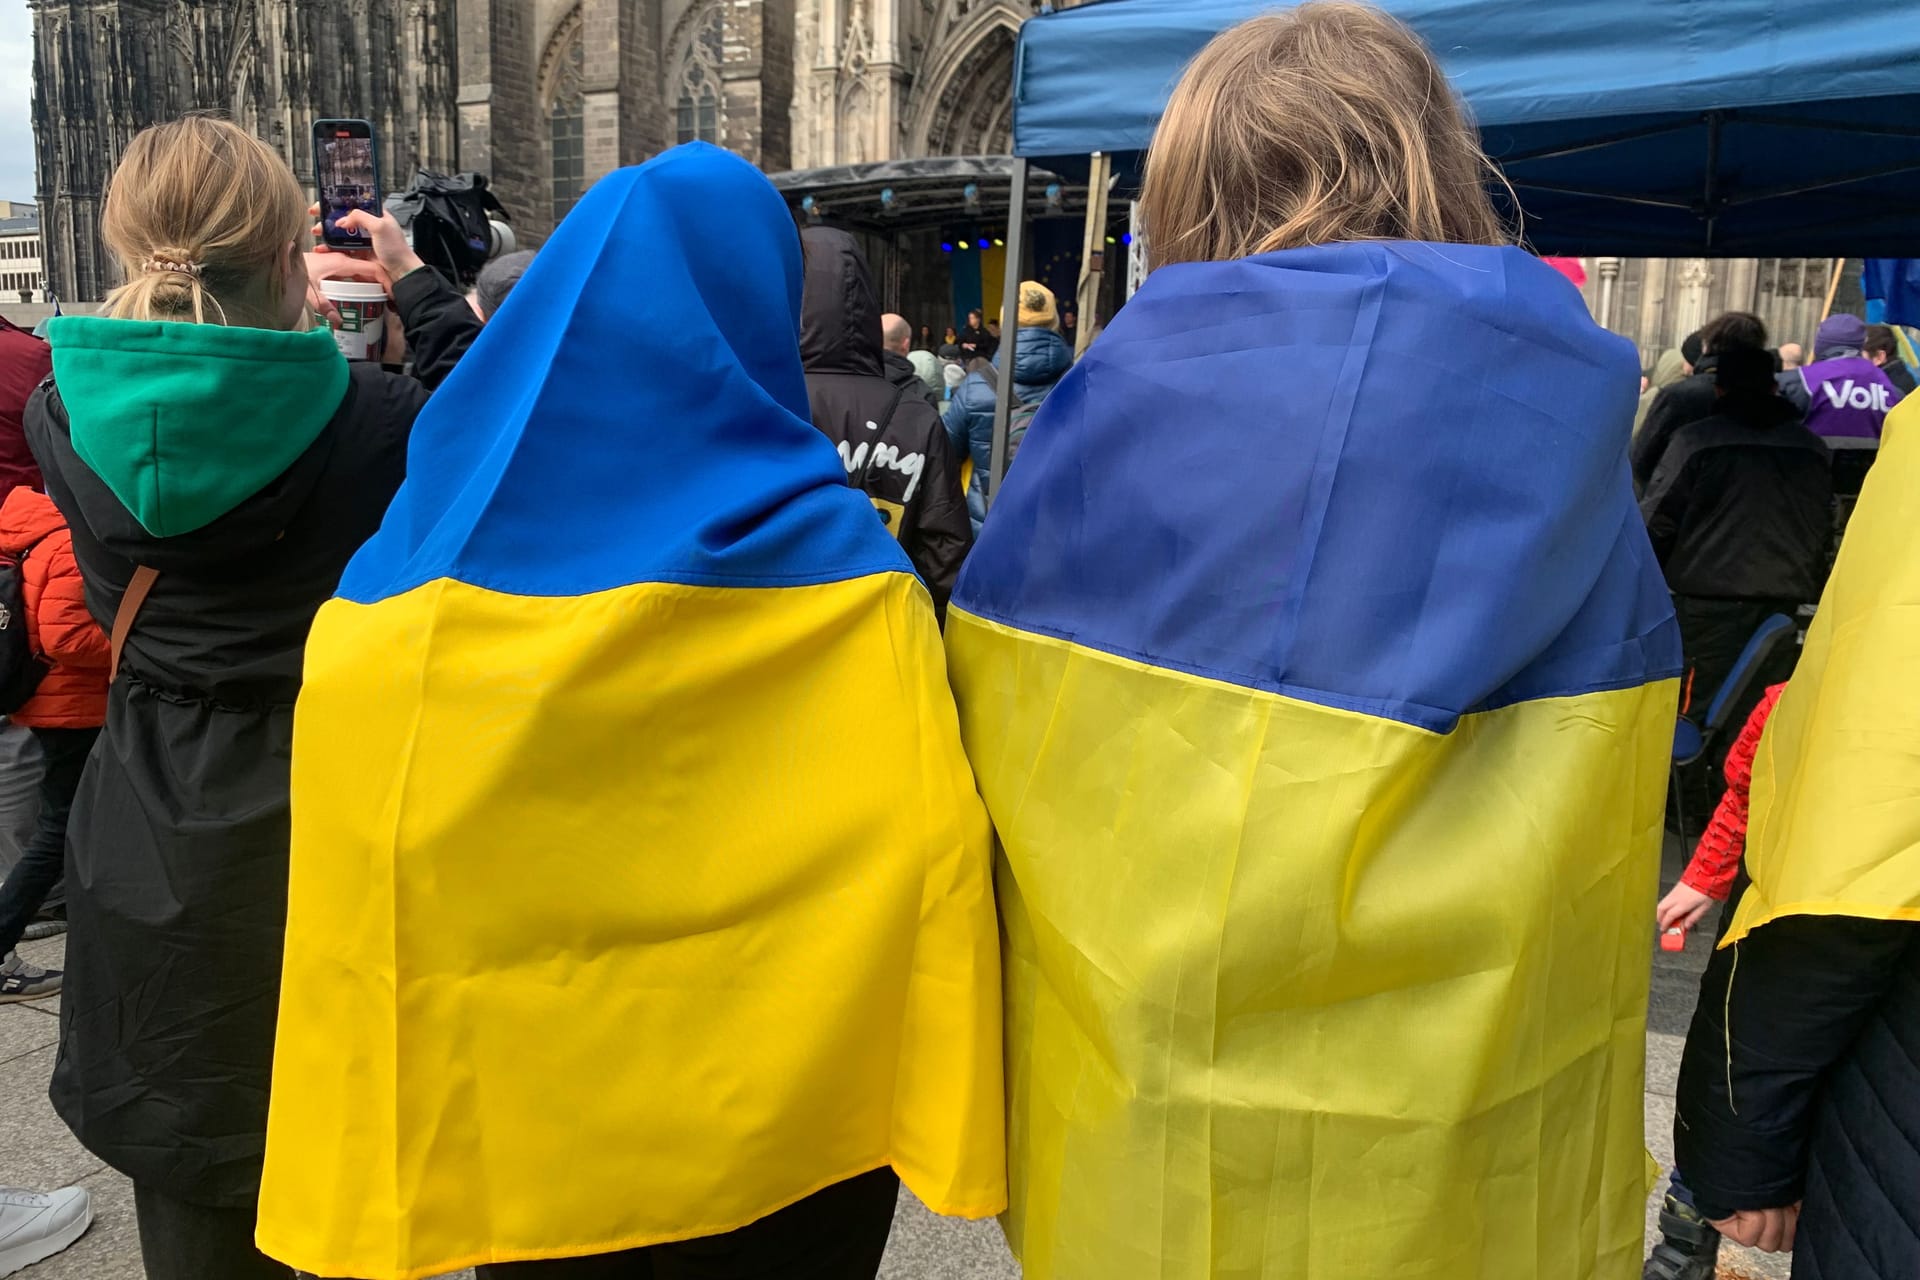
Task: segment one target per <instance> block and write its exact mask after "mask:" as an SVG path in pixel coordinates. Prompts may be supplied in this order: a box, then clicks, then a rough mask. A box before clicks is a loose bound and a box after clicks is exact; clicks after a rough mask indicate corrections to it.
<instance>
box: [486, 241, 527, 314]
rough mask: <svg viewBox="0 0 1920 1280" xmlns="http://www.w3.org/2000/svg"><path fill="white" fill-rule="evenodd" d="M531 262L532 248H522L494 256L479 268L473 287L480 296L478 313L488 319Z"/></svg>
mask: <svg viewBox="0 0 1920 1280" xmlns="http://www.w3.org/2000/svg"><path fill="white" fill-rule="evenodd" d="M532 264H533V250H531V249H522V250H520V252H518V253H510V254H508V255H507V256H506V257H504V258H495V259H494V260H493V261H492V262H489V263H488V264H487V265H486V266H484V267H482V268H480V278H479V279H477V280H475V281H474V285H473V289H474V292H475V293H476V294H478V295H479V297H480V314H481V315H482V316H483V317H485V318H486V319H488V320H491V319H493V313H494V312H496V311H498V310H499V309H500V304H501V303H503V302H505V301H506V300H507V295H508V294H509V293H512V292H513V286H515V285H517V284H519V283H520V277H521V276H523V275H525V274H526V272H527V268H528V267H529V266H531V265H532Z"/></svg>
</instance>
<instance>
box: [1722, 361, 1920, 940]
mask: <svg viewBox="0 0 1920 1280" xmlns="http://www.w3.org/2000/svg"><path fill="white" fill-rule="evenodd" d="M1917 432H1920V397H1910V398H1909V399H1907V400H1905V401H1902V402H1901V403H1900V405H1899V406H1898V407H1896V408H1895V409H1894V411H1893V413H1892V414H1891V415H1889V416H1888V418H1887V428H1886V433H1885V437H1884V440H1883V443H1882V444H1881V447H1880V456H1879V458H1878V459H1877V460H1876V461H1875V462H1874V465H1873V470H1872V471H1871V472H1869V473H1868V475H1867V483H1866V486H1865V489H1864V491H1863V492H1862V493H1861V496H1860V505H1859V506H1858V507H1856V508H1855V509H1854V513H1853V519H1852V521H1851V522H1850V523H1849V524H1848V525H1847V536H1846V539H1845V540H1844V541H1843V542H1842V543H1841V546H1840V559H1839V561H1838V563H1836V564H1835V565H1834V570H1833V576H1832V578H1831V579H1829V580H1828V582H1827V590H1826V594H1825V595H1824V596H1823V597H1822V598H1821V601H1820V610H1819V613H1818V614H1817V615H1816V616H1815V617H1814V620H1813V625H1812V626H1811V627H1809V628H1808V629H1807V642H1806V647H1805V649H1804V650H1803V651H1802V652H1801V655H1800V664H1799V666H1798V667H1797V668H1795V670H1794V675H1793V679H1792V681H1791V682H1790V683H1789V684H1788V685H1787V689H1786V692H1785V693H1783V694H1781V695H1780V702H1779V705H1778V706H1777V707H1775V708H1774V712H1773V717H1772V719H1770V720H1769V721H1768V722H1767V731H1766V734H1765V736H1763V737H1762V738H1761V740H1760V750H1759V753H1758V755H1757V756H1756V757H1755V760H1754V769H1753V797H1752V805H1753V807H1752V816H1751V819H1750V822H1749V825H1748V829H1747V870H1748V873H1749V874H1750V875H1752V877H1753V887H1752V888H1750V889H1748V890H1747V892H1746V893H1745V894H1743V895H1742V896H1741V898H1740V906H1739V909H1738V911H1737V912H1736V913H1735V915H1734V918H1733V925H1732V927H1731V928H1729V929H1728V930H1727V936H1726V938H1725V939H1724V940H1723V941H1722V943H1721V945H1722V946H1731V945H1732V944H1733V943H1735V942H1738V941H1739V940H1740V939H1742V938H1744V937H1746V936H1747V934H1749V933H1751V932H1752V931H1753V930H1755V929H1758V928H1759V927H1761V926H1762V925H1764V924H1766V923H1768V922H1769V921H1772V920H1777V919H1779V918H1780V917H1782V916H1791V915H1847V916H1860V917H1863V918H1866V919H1873V920H1920V701H1916V700H1915V697H1914V693H1913V686H1914V681H1915V679H1916V678H1917V677H1920V554H1917V553H1916V547H1917V546H1920V541H1917V540H1920V439H1916V433H1917Z"/></svg>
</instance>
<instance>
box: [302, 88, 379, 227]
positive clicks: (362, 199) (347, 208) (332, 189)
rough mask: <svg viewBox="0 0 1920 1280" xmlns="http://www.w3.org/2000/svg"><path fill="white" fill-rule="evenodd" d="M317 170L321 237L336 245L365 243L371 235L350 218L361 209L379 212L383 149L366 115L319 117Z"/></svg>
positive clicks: (315, 132) (315, 136) (315, 133)
mask: <svg viewBox="0 0 1920 1280" xmlns="http://www.w3.org/2000/svg"><path fill="white" fill-rule="evenodd" d="M313 173H314V179H315V185H316V186H317V187H318V188H319V196H320V201H319V203H320V239H321V242H322V243H323V244H325V245H327V246H328V247H329V248H333V249H365V248H369V247H371V241H370V240H369V239H368V237H367V236H366V234H365V233H364V232H362V231H358V230H355V229H354V227H353V226H351V225H349V224H348V223H347V215H348V214H350V213H353V212H354V211H355V210H358V211H360V212H362V213H366V214H369V215H371V216H373V217H378V216H379V215H380V208H381V203H380V155H379V149H378V148H377V147H375V146H374V138H373V125H372V124H370V123H368V122H367V121H365V120H316V121H314V124H313Z"/></svg>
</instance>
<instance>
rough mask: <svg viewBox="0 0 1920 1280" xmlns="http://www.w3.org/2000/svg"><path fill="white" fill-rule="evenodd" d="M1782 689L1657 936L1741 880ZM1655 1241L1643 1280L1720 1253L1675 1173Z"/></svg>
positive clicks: (1705, 1273) (1702, 1266)
mask: <svg viewBox="0 0 1920 1280" xmlns="http://www.w3.org/2000/svg"><path fill="white" fill-rule="evenodd" d="M1786 687H1787V686H1785V685H1784V684H1777V685H1774V686H1773V687H1772V688H1771V689H1768V690H1767V692H1766V696H1764V697H1763V698H1761V699H1760V705H1759V706H1757V707H1755V708H1754V709H1753V714H1752V715H1750V716H1748V717H1747V723H1746V725H1745V727H1744V728H1742V729H1741V730H1740V736H1739V737H1738V738H1736V739H1734V743H1733V747H1732V748H1731V749H1730V750H1729V751H1728V752H1727V770H1726V772H1727V792H1726V794H1725V795H1723V796H1721V797H1720V807H1719V808H1717V809H1715V810H1714V811H1713V821H1712V822H1710V823H1708V824H1707V831H1706V834H1705V835H1703V836H1701V837H1700V844H1699V847H1698V848H1697V849H1695V850H1694V854H1693V861H1691V862H1689V863H1688V864H1687V870H1686V874H1684V875H1682V876H1681V877H1680V883H1679V884H1677V885H1675V886H1673V891H1672V892H1671V893H1669V894H1667V896H1666V897H1664V898H1662V899H1660V905H1659V906H1658V907H1656V908H1655V909H1654V914H1655V918H1656V919H1658V920H1659V922H1660V930H1661V932H1663V933H1675V932H1678V933H1680V934H1685V933H1686V932H1687V930H1689V929H1691V928H1693V926H1694V925H1696V924H1698V923H1699V922H1700V918H1701V917H1702V916H1704V915H1706V914H1707V909H1708V908H1709V907H1711V906H1713V904H1714V903H1716V902H1725V901H1726V900H1727V895H1728V894H1729V893H1731V892H1732V891H1733V884H1734V881H1735V880H1736V879H1737V878H1738V877H1739V874H1740V859H1741V858H1742V857H1743V856H1744V855H1745V853H1746V850H1747V812H1748V810H1747V806H1748V797H1749V794H1750V792H1751V791H1752V788H1753V757H1754V754H1755V753H1756V752H1757V751H1758V750H1759V749H1760V735H1761V734H1762V733H1764V732H1765V731H1766V727H1767V718H1768V717H1769V716H1771V715H1772V714H1773V708H1774V706H1775V704H1777V703H1778V702H1779V701H1780V691H1781V690H1783V689H1785V688H1786ZM1660 1231H1661V1239H1660V1240H1659V1241H1658V1243H1656V1244H1655V1245H1654V1247H1653V1252H1652V1254H1651V1255H1650V1256H1649V1257H1648V1258H1647V1262H1646V1267H1645V1269H1644V1270H1643V1271H1642V1272H1641V1276H1642V1280H1709V1278H1710V1277H1712V1276H1713V1275H1714V1274H1715V1271H1716V1268H1717V1266H1718V1258H1719V1254H1720V1233H1719V1231H1717V1230H1715V1228H1714V1226H1713V1224H1712V1223H1710V1222H1708V1221H1707V1220H1706V1219H1705V1218H1703V1217H1701V1216H1700V1212H1699V1210H1698V1209H1696V1208H1695V1207H1694V1203H1693V1194H1692V1192H1690V1191H1688V1190H1687V1186H1686V1184H1685V1183H1684V1182H1682V1181H1681V1180H1680V1175H1679V1174H1678V1173H1676V1174H1674V1175H1673V1180H1672V1182H1671V1184H1670V1186H1669V1188H1668V1191H1667V1198H1666V1201H1665V1203H1664V1204H1663V1205H1662V1206H1661V1209H1660Z"/></svg>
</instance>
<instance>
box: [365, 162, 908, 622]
mask: <svg viewBox="0 0 1920 1280" xmlns="http://www.w3.org/2000/svg"><path fill="white" fill-rule="evenodd" d="M800 290H801V262H800V238H799V235H798V233H797V232H796V231H795V229H794V225H793V220H792V217H791V216H790V215H789V214H788V212H787V209H786V205H785V203H784V202H783V201H782V200H781V198H780V196H779V194H778V193H777V192H775V191H774V189H773V186H772V184H770V183H769V182H768V181H767V180H766V178H765V177H764V176H763V175H761V174H760V172H759V171H758V170H756V169H754V168H753V166H751V165H749V164H748V163H747V162H746V161H744V160H741V159H739V158H738V157H736V156H733V155H730V154H728V153H727V152H724V151H720V150H718V149H717V148H714V147H709V146H706V145H704V144H694V145H690V146H685V147H680V148H676V149H675V150H672V151H669V152H667V153H666V154H664V155H662V156H659V157H657V158H656V159H654V160H653V161H651V162H649V163H647V164H645V165H642V166H640V167H638V168H633V169H623V170H620V171H618V172H616V173H612V174H609V175H608V176H607V177H605V178H603V179H601V181H600V182H598V183H597V184H595V186H594V188H593V190H592V191H590V192H588V193H587V196H586V198H585V199H583V200H582V201H581V202H580V204H579V205H578V206H576V207H575V208H574V210H573V211H572V212H571V213H569V214H568V215H567V218H566V220H565V221H564V222H563V223H562V224H561V225H560V228H559V230H558V231H557V232H556V233H555V234H554V237H553V239H551V240H550V241H548V242H547V244H546V246H545V247H544V248H543V249H541V251H540V256H539V257H538V258H536V259H535V260H534V263H533V265H532V266H531V267H530V268H529V269H528V271H527V274H526V276H525V277H524V278H523V279H522V280H521V282H520V283H519V285H518V286H516V287H515V289H514V291H513V296H512V297H511V298H509V299H508V300H507V303H506V304H505V305H504V306H503V307H501V309H500V311H499V313H498V314H497V315H496V316H495V317H494V319H493V320H492V322H491V323H490V324H488V326H487V328H486V330H485V332H484V333H483V334H482V335H481V337H480V339H479V341H478V342H477V343H475V345H474V347H473V349H472V350H471V351H470V352H469V353H468V354H467V356H466V358H465V359H464V360H463V361H462V362H461V365H460V367H459V368H458V369H457V370H456V371H455V372H454V374H453V376H452V377H451V378H449V379H448V380H447V382H446V384H445V385H444V386H442V387H441V388H440V390H439V391H438V392H436V393H435V394H434V397H433V399H432V400H431V401H430V402H429V403H428V405H427V408H426V409H425V410H424V411H423V412H422V413H421V415H420V418H419V421H418V422H417V423H416V424H415V426H414V430H413V437H412V441H411V444H410V446H409V449H408V454H407V480H406V483H405V485H403V486H402V488H401V490H400V493H399V496H398V497H397V498H395V500H394V503H393V506H392V508H391V509H390V510H389V511H388V513H387V518H386V522H385V524H384V525H383V526H382V527H381V530H380V532H379V533H378V534H377V535H375V537H374V538H373V540H372V541H371V542H369V543H368V544H367V545H366V547H365V548H363V549H362V550H361V552H360V554H359V555H358V556H356V557H355V558H354V560H353V563H352V564H351V565H350V566H349V568H348V570H347V574H346V577H345V579H344V581H343V582H342V583H341V587H340V594H341V595H342V596H343V597H344V598H346V599H349V600H354V601H358V602H360V603H373V602H375V601H378V600H381V599H385V598H387V597H390V596H394V595H399V594H401V593H403V592H405V591H408V590H411V589H412V588H414V587H417V586H420V585H422V584H424V583H427V582H431V581H434V580H436V579H439V578H452V579H455V580H458V581H461V582H465V583H468V584H471V585H473V586H478V587H485V588H489V589H492V590H496V591H502V592H508V593H511V594H516V595H527V596H569V595H584V594H588V593H591V592H596V591H603V590H609V589H612V588H615V587H623V586H630V585H633V584H635V583H641V582H679V583H687V584H693V585H702V586H739V587H751V586H797V585H805V584H812V583H819V582H833V581H842V580H845V579H848V578H854V577H859V576H862V575H865V574H869V573H878V572H888V571H896V570H897V571H900V572H910V570H909V567H908V565H907V561H906V559H905V557H904V556H903V555H902V554H901V552H900V549H899V545H898V544H897V543H896V542H895V541H894V539H893V538H892V537H891V536H889V535H888V534H887V532H886V530H885V528H884V527H883V526H882V525H881V524H880V522H879V521H878V520H877V519H875V517H874V513H873V508H872V505H871V504H870V503H868V502H867V500H866V498H865V497H864V496H862V495H860V494H858V493H856V492H855V491H854V490H852V489H850V488H848V487H847V483H846V472H845V470H844V468H843V467H842V466H841V463H840V459H839V457H838V456H837V455H836V454H835V452H834V449H833V446H832V445H830V444H828V443H827V440H826V437H825V436H823V435H821V434H820V432H819V431H817V430H816V429H815V428H814V427H813V425H812V422H811V420H810V418H809V416H808V410H807V388H806V380H805V377H804V376H803V375H802V373H801V368H800V355H799V345H798V339H797V334H798V332H799V317H800Z"/></svg>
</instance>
